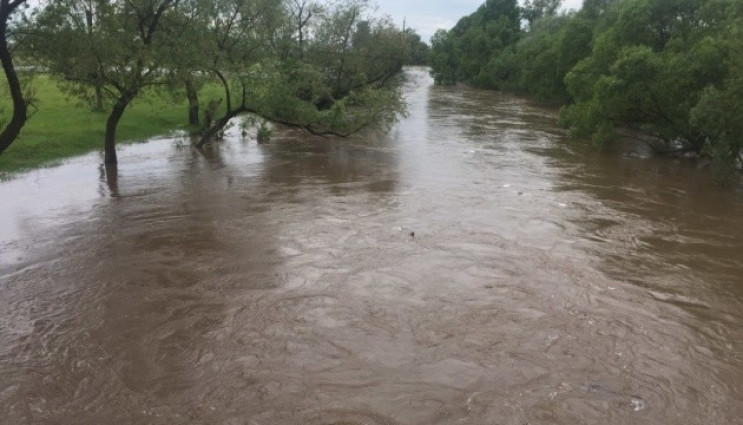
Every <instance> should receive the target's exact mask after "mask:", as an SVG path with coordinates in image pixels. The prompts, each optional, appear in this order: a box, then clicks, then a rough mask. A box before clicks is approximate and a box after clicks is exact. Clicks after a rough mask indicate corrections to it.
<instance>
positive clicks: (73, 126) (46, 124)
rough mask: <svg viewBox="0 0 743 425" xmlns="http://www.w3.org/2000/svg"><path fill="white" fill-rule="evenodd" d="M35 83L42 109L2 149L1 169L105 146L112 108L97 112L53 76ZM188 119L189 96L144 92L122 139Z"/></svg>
mask: <svg viewBox="0 0 743 425" xmlns="http://www.w3.org/2000/svg"><path fill="white" fill-rule="evenodd" d="M2 82H3V83H4V81H2ZM34 87H35V88H36V98H37V99H38V110H37V111H36V113H35V114H34V115H33V116H32V117H31V119H29V120H28V122H26V125H25V127H24V128H23V131H22V133H21V135H20V137H19V138H18V139H16V141H15V142H13V145H11V146H10V148H8V150H6V151H5V152H3V154H2V155H0V174H5V173H8V172H13V171H19V170H24V169H29V168H34V167H38V166H41V165H47V164H50V163H51V164H53V163H54V162H55V161H58V160H60V159H63V158H67V157H71V156H74V155H79V154H82V153H86V152H90V151H94V150H100V149H103V135H104V130H105V125H106V118H107V117H108V114H107V113H106V112H91V110H90V108H89V107H86V106H83V105H81V104H80V102H79V101H78V100H77V99H75V98H70V97H69V96H67V95H66V94H65V93H63V92H62V91H60V90H59V88H58V87H57V85H56V84H55V83H54V81H52V80H50V79H49V78H48V77H45V76H41V77H36V78H35V79H34ZM11 111H12V105H11V103H10V99H9V96H2V97H1V98H0V117H2V118H9V114H10V113H11ZM2 121H3V119H0V122H2ZM186 125H187V110H186V102H185V98H184V101H181V102H176V103H173V102H172V101H169V100H166V99H162V98H160V97H157V96H152V95H151V96H143V97H142V98H139V99H136V100H135V101H134V103H133V104H132V105H131V106H130V107H129V108H128V109H127V110H126V112H125V113H124V117H123V118H122V119H121V122H120V123H119V128H118V132H117V140H118V142H119V143H131V142H137V141H143V140H146V139H148V138H150V137H154V136H157V135H162V134H167V133H169V132H171V131H173V130H176V129H182V128H185V127H186Z"/></svg>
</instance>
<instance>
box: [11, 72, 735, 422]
mask: <svg viewBox="0 0 743 425" xmlns="http://www.w3.org/2000/svg"><path fill="white" fill-rule="evenodd" d="M409 76H410V81H409V83H408V84H407V86H406V93H407V96H408V99H409V102H410V115H409V117H407V118H405V119H403V120H402V121H401V122H400V123H399V124H398V125H397V126H396V127H395V128H394V129H393V131H392V132H391V133H390V134H389V135H388V136H385V137H380V138H369V139H367V140H329V139H325V140H322V139H321V140H308V139H307V137H306V136H304V135H302V134H298V133H286V132H280V133H279V135H278V137H276V138H275V139H274V140H273V141H272V142H271V143H270V144H266V145H257V144H255V142H254V141H252V140H242V139H241V138H240V136H239V135H237V133H238V130H237V129H236V128H235V129H233V131H232V133H231V134H229V135H228V137H227V140H226V141H225V142H222V143H219V144H217V145H216V146H214V147H213V148H212V149H211V150H209V151H207V152H205V153H204V154H203V155H202V154H200V153H198V152H196V151H193V150H191V149H190V148H188V147H186V146H183V145H182V144H180V143H179V142H177V141H176V140H175V139H173V140H160V141H153V142H151V143H147V144H142V145H135V146H129V147H126V148H124V149H122V152H121V155H120V160H121V165H120V166H119V170H118V175H116V174H113V173H109V175H108V176H107V175H106V173H105V171H104V170H102V169H100V168H99V166H98V165H97V164H98V163H99V162H100V158H99V157H98V156H97V155H95V154H94V155H89V156H86V157H82V158H78V159H74V160H72V161H70V162H69V163H67V164H65V165H62V166H60V167H57V168H52V169H46V170H40V171H35V172H32V173H29V174H26V175H23V176H21V177H19V178H18V179H15V180H13V181H9V182H4V183H2V184H0V199H2V209H1V210H0V244H1V245H0V246H1V248H2V251H0V423H2V424H13V425H15V424H74V425H87V424H90V425H100V424H122V425H123V424H127V425H128V424H142V425H144V424H155V425H159V424H162V425H171V424H175V425H179V424H204V425H238V424H240V425H243V424H245V425H269V424H279V425H283V424H302V425H304V424H310V425H330V424H335V425H340V424H346V425H348V424H357V425H380V424H411V425H412V424H416V425H429V424H501V425H511V424H513V425H524V424H530V425H536V424H545V425H546V424H669V425H671V424H673V425H683V424H700V425H702V424H704V425H707V424H741V423H743V419H741V418H743V226H741V223H742V221H741V220H742V218H743V193H741V191H740V190H736V189H733V190H731V189H719V188H717V187H715V186H712V185H711V184H710V183H709V178H710V177H709V175H708V174H707V171H705V170H698V169H697V168H695V166H694V165H693V164H691V163H687V162H684V161H681V160H679V161H673V160H667V159H665V160H657V159H652V158H649V157H645V156H643V155H642V153H641V152H639V151H638V152H634V151H632V152H625V153H621V152H615V153H612V154H603V153H598V152H596V151H594V150H593V149H592V148H590V147H585V146H584V145H582V144H578V143H574V142H570V141H569V140H567V138H566V136H565V134H564V133H563V132H562V131H561V130H560V129H558V128H557V127H556V125H555V119H554V118H555V117H554V115H555V113H554V111H552V110H547V109H544V108H541V107H539V106H536V105H533V104H531V103H529V102H528V101H525V100H521V99H518V98H514V97H510V96H506V95H500V94H496V93H491V92H481V91H472V90H467V89H461V88H439V87H432V86H431V81H430V79H429V78H428V77H427V75H426V74H425V72H424V71H422V70H411V71H409ZM412 232H415V235H414V236H411V233H412Z"/></svg>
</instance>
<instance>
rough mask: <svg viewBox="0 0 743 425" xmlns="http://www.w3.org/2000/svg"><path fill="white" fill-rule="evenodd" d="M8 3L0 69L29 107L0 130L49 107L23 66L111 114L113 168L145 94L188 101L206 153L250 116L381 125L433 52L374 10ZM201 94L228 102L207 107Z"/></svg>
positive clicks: (359, 2) (108, 136)
mask: <svg viewBox="0 0 743 425" xmlns="http://www.w3.org/2000/svg"><path fill="white" fill-rule="evenodd" d="M0 2H2V3H1V4H0V6H2V9H0V18H2V23H3V29H4V31H3V33H2V35H3V38H2V43H0V59H3V66H4V71H5V76H6V82H7V83H8V84H7V87H9V88H10V91H11V92H12V93H16V92H17V93H18V96H15V95H14V96H13V104H12V107H13V109H14V110H15V109H16V106H19V107H21V108H23V111H22V112H23V114H22V115H23V116H22V117H21V118H22V119H19V120H16V118H15V117H16V115H18V114H13V115H10V114H9V113H8V112H5V113H3V112H4V111H2V110H0V126H2V125H7V126H11V124H17V123H16V121H18V122H19V123H20V126H18V125H15V126H13V128H17V129H18V130H20V127H22V126H23V123H25V121H26V116H27V115H28V114H27V111H28V110H29V108H28V106H29V105H31V106H36V105H35V103H37V101H39V102H41V103H43V102H44V101H45V99H43V98H40V97H37V96H36V95H35V94H36V91H35V90H34V89H33V85H32V84H31V81H32V79H29V78H24V73H19V72H18V71H17V70H16V69H15V62H17V61H18V60H19V58H22V59H23V63H24V65H26V66H25V67H24V68H26V69H28V68H33V69H41V70H43V71H44V72H45V73H46V74H48V75H50V76H51V77H52V78H53V79H54V80H55V81H57V82H58V83H59V87H60V89H61V90H62V91H63V92H64V93H65V94H66V95H67V96H68V97H73V98H76V99H78V100H79V101H81V102H82V103H84V104H85V105H87V106H89V107H90V109H91V110H93V111H98V112H105V114H106V119H105V126H104V128H105V130H104V147H105V149H104V150H105V162H106V163H107V164H115V163H116V161H117V158H116V149H115V144H116V135H117V129H118V127H119V122H120V121H121V119H122V117H123V116H124V112H125V111H126V110H127V109H128V108H129V107H130V105H131V104H132V102H134V101H135V100H136V99H141V98H142V97H143V95H145V94H146V95H147V97H151V96H153V94H154V93H161V94H162V96H161V98H162V99H173V100H174V101H175V102H177V101H178V100H180V99H183V101H187V103H188V113H186V112H185V111H184V113H183V117H184V123H185V122H186V118H187V119H188V121H187V122H188V123H189V124H190V125H191V126H194V127H198V128H199V129H200V131H199V134H200V139H199V141H198V143H197V145H201V144H203V143H206V142H207V141H209V140H211V139H213V138H214V137H215V136H216V135H218V134H219V133H220V131H221V130H222V129H223V128H224V126H225V125H226V124H227V123H228V121H229V120H230V119H231V118H234V117H235V116H237V115H240V114H245V113H250V114H254V115H257V116H259V117H263V118H264V119H266V120H269V121H273V122H276V123H281V124H284V125H288V126H292V127H299V128H302V129H305V130H307V131H309V132H311V133H313V134H335V135H342V136H345V135H349V134H352V133H354V132H357V131H359V130H361V129H364V128H368V127H379V126H382V127H383V126H385V125H388V124H389V123H391V122H392V121H393V120H394V119H395V117H396V114H397V113H398V112H400V111H401V110H402V108H403V103H402V99H401V96H400V92H399V85H398V84H396V81H395V80H396V75H397V74H398V73H399V71H400V70H401V68H402V66H403V65H404V64H406V63H413V62H417V61H420V60H422V59H421V57H422V56H425V54H426V51H425V50H426V48H425V46H424V44H423V43H421V41H420V37H419V36H418V35H417V34H415V32H413V31H411V30H400V29H398V28H397V27H395V26H394V25H393V24H392V23H391V22H389V21H388V20H386V19H384V18H377V17H375V16H373V15H372V14H371V13H370V10H371V8H370V5H369V2H368V1H367V0H347V1H334V2H333V1H328V2H323V3H320V2H313V1H311V0H47V1H44V2H42V4H41V6H40V7H38V8H35V9H32V10H29V11H27V12H26V13H24V14H21V13H19V12H18V11H19V10H20V6H22V5H23V4H24V3H25V0H0ZM3 47H5V48H6V50H3ZM6 51H7V52H6ZM4 52H6V53H7V54H4ZM6 59H7V60H6ZM14 60H15V62H14ZM204 87H219V93H214V91H213V90H210V91H209V92H211V93H212V95H210V96H209V97H207V98H206V99H204V98H203V90H202V89H203V88H204ZM200 92H201V93H200ZM200 94H201V95H200ZM32 109H34V110H35V108H32ZM6 111H7V109H6ZM43 112H44V108H43V107H42V108H41V109H39V113H43ZM8 116H11V117H12V119H11V120H8V119H7V117H8ZM58 125H60V126H61V125H65V123H63V122H58ZM17 133H18V132H17V131H16V134H15V135H11V136H12V137H10V138H7V139H4V140H5V144H4V145H2V146H0V153H2V151H4V150H5V149H6V148H7V147H8V146H9V145H10V143H11V142H12V141H13V140H15V138H16V136H17Z"/></svg>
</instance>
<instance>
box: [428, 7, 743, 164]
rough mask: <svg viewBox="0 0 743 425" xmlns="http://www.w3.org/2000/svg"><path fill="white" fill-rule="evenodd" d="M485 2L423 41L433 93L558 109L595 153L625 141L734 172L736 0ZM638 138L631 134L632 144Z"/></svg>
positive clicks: (740, 49) (742, 84)
mask: <svg viewBox="0 0 743 425" xmlns="http://www.w3.org/2000/svg"><path fill="white" fill-rule="evenodd" d="M560 2H561V0H534V1H533V2H531V1H527V2H526V4H525V5H524V6H523V7H519V5H518V3H517V1H516V0H487V1H486V2H485V4H483V5H482V6H481V7H480V8H479V9H478V10H477V11H476V12H475V13H473V14H471V15H469V16H467V17H464V18H462V19H461V20H460V21H459V22H458V23H457V25H456V26H455V27H454V28H453V29H451V30H450V31H439V32H437V33H436V35H435V36H434V38H433V39H432V49H431V54H430V57H429V63H430V66H431V68H432V74H433V76H434V78H435V80H436V82H437V83H439V84H455V83H457V82H464V83H467V84H472V85H474V86H478V87H483V88H488V89H496V90H507V91H514V92H518V93H524V94H529V95H532V96H534V97H536V98H537V99H539V100H542V101H548V102H559V103H564V104H565V105H566V106H565V107H563V108H562V110H561V112H560V120H561V122H562V124H563V125H565V126H566V127H568V128H570V129H571V131H572V133H573V135H574V136H576V137H579V138H591V139H592V140H593V141H594V142H595V143H596V144H598V145H601V146H603V145H606V144H607V143H610V142H611V141H613V140H615V139H616V138H618V137H622V136H623V135H624V134H627V133H628V132H630V133H631V134H632V135H633V137H640V138H641V139H643V140H644V141H645V142H646V143H648V144H649V145H650V146H651V147H652V148H653V149H654V150H655V151H658V152H662V153H687V154H695V155H699V156H705V157H708V158H711V159H712V160H713V162H714V163H715V165H716V169H717V170H718V171H720V172H721V173H723V174H727V175H732V174H733V173H735V170H736V168H737V169H740V168H741V166H742V165H743V119H741V117H743V1H740V0H585V2H584V4H583V7H582V8H581V10H579V11H577V12H570V13H562V14H560V13H558V9H559V7H560ZM638 134H639V135H642V136H636V135H638Z"/></svg>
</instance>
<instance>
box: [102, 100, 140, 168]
mask: <svg viewBox="0 0 743 425" xmlns="http://www.w3.org/2000/svg"><path fill="white" fill-rule="evenodd" d="M132 98H133V96H131V97H130V96H127V95H122V96H121V97H120V98H119V100H118V101H117V102H116V104H115V105H114V107H113V109H112V110H111V113H110V114H109V115H108V119H107V120H106V138H105V140H104V153H105V156H104V160H103V162H104V163H105V164H106V165H111V164H116V163H118V159H117V158H116V127H118V125H119V120H121V116H122V115H124V111H125V110H126V107H127V106H129V102H131V99H132Z"/></svg>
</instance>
